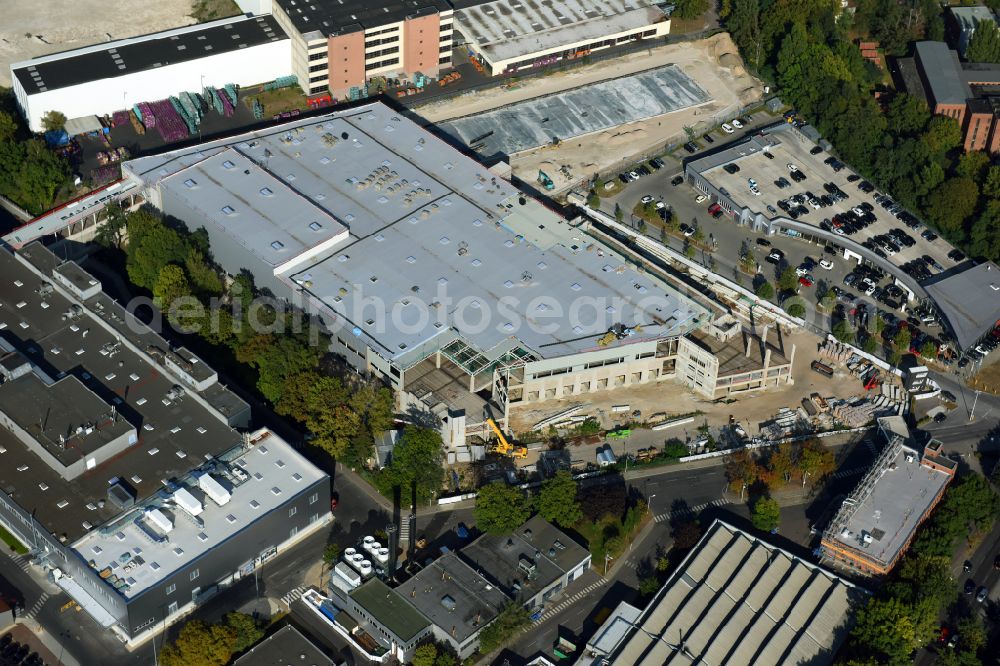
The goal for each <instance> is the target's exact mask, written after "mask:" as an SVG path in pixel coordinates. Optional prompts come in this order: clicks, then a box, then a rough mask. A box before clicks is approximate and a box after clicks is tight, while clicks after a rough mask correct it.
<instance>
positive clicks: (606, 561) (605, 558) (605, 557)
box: [604, 553, 615, 576]
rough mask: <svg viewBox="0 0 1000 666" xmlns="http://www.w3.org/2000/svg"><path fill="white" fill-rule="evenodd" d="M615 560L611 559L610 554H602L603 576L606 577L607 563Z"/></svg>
mask: <svg viewBox="0 0 1000 666" xmlns="http://www.w3.org/2000/svg"><path fill="white" fill-rule="evenodd" d="M613 559H615V558H613V557H611V554H610V553H604V575H605V576H607V575H608V562H610V561H611V560H613Z"/></svg>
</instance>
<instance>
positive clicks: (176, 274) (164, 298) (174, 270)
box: [153, 264, 191, 311]
mask: <svg viewBox="0 0 1000 666" xmlns="http://www.w3.org/2000/svg"><path fill="white" fill-rule="evenodd" d="M190 294H191V285H190V284H189V283H188V279H187V276H186V275H185V274H184V269H183V268H181V267H180V266H176V265H174V264H168V265H166V266H164V267H163V269H162V270H161V271H160V274H159V275H158V276H157V278H156V284H154V285H153V302H154V303H155V304H156V307H158V308H160V309H161V310H164V311H166V310H168V309H169V308H170V307H171V305H172V304H173V303H174V302H175V301H176V300H177V299H178V298H181V297H182V296H189V295H190Z"/></svg>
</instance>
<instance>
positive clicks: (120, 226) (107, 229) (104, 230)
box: [94, 203, 127, 250]
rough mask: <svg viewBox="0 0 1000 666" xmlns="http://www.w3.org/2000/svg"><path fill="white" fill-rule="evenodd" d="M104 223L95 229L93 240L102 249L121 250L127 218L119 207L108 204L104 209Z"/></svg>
mask: <svg viewBox="0 0 1000 666" xmlns="http://www.w3.org/2000/svg"><path fill="white" fill-rule="evenodd" d="M104 216H105V218H106V219H105V221H104V222H102V223H101V224H100V225H99V226H98V227H97V232H96V233H95V234H94V240H95V241H97V242H98V243H99V244H101V245H103V246H104V247H111V248H115V249H119V250H120V249H121V247H122V244H123V243H124V242H125V226H126V224H127V216H126V214H125V211H124V210H123V209H122V207H121V206H119V205H118V204H114V203H109V204H108V205H107V206H105V207H104Z"/></svg>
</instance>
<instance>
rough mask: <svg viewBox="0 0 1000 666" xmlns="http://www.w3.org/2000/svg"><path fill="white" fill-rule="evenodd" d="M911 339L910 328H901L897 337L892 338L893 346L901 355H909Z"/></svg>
mask: <svg viewBox="0 0 1000 666" xmlns="http://www.w3.org/2000/svg"><path fill="white" fill-rule="evenodd" d="M911 338H912V334H911V333H910V329H908V328H901V329H899V331H897V332H896V335H895V336H894V337H893V338H892V344H893V346H894V347H895V348H896V351H897V352H898V353H899V354H908V353H909V352H910V341H911Z"/></svg>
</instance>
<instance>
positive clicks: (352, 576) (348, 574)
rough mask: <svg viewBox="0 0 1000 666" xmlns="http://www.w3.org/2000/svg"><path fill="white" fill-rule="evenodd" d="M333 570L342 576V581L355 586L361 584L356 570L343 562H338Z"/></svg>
mask: <svg viewBox="0 0 1000 666" xmlns="http://www.w3.org/2000/svg"><path fill="white" fill-rule="evenodd" d="M333 570H334V572H335V573H336V574H337V576H338V577H340V578H342V579H343V580H344V581H346V582H348V583H350V584H351V586H352V587H357V586H358V585H361V576H359V575H358V572H357V571H355V570H354V569H352V568H351V567H349V566H347V565H346V564H344V563H343V562H338V563H337V566H335V567H334V568H333Z"/></svg>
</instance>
